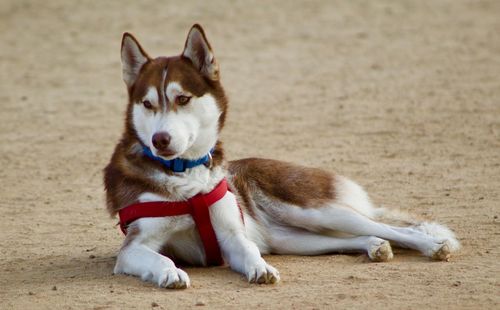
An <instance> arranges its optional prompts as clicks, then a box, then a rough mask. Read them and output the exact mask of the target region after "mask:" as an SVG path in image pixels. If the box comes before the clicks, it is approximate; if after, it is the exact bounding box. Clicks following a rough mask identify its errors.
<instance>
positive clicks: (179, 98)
mask: <svg viewBox="0 0 500 310" xmlns="http://www.w3.org/2000/svg"><path fill="white" fill-rule="evenodd" d="M189 100H191V97H189V96H183V95H181V96H177V103H178V104H180V105H185V104H188V103H189Z"/></svg>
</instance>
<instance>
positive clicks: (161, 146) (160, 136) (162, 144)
mask: <svg viewBox="0 0 500 310" xmlns="http://www.w3.org/2000/svg"><path fill="white" fill-rule="evenodd" d="M169 144H170V135H169V134H168V133H166V132H157V133H155V134H154V135H153V145H154V147H155V148H156V149H157V150H159V151H165V150H167V148H168V145H169Z"/></svg>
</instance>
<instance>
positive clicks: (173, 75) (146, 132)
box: [121, 25, 227, 159]
mask: <svg viewBox="0 0 500 310" xmlns="http://www.w3.org/2000/svg"><path fill="white" fill-rule="evenodd" d="M121 59H122V68H123V80H124V81H125V84H126V85H127V88H128V94H129V106H128V111H127V129H128V130H129V132H131V133H132V135H134V136H135V138H137V139H138V140H139V141H140V142H141V143H142V144H144V145H146V146H148V147H149V148H150V149H151V151H152V152H153V154H155V155H156V156H160V157H163V158H165V159H173V158H177V157H182V158H186V159H196V158H199V157H202V156H204V155H205V154H206V153H207V152H208V151H209V150H210V149H211V148H212V147H214V145H215V144H216V142H217V138H218V134H219V131H220V129H221V128H222V126H223V124H224V119H225V114H226V109H227V100H226V97H225V94H224V90H223V88H222V86H221V84H220V82H219V67H218V64H217V62H216V60H215V58H214V54H213V52H212V48H211V46H210V44H209V43H208V41H207V38H206V36H205V33H204V32H203V29H202V28H201V26H199V25H194V26H193V27H192V28H191V30H190V31H189V34H188V36H187V39H186V43H185V45H184V51H183V52H182V54H181V55H180V56H174V57H158V58H154V59H153V58H151V57H149V56H148V54H147V53H146V52H145V51H144V49H143V48H142V47H141V45H140V44H139V42H138V41H137V40H136V39H135V38H134V37H133V36H132V35H131V34H129V33H125V34H124V35H123V39H122V48H121Z"/></svg>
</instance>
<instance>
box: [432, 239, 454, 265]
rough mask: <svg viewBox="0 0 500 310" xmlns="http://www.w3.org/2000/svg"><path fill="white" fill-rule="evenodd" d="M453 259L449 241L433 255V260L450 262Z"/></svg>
mask: <svg viewBox="0 0 500 310" xmlns="http://www.w3.org/2000/svg"><path fill="white" fill-rule="evenodd" d="M450 257H451V250H450V245H449V243H448V241H445V242H443V244H442V245H441V247H439V249H438V250H437V251H436V252H434V254H432V259H435V260H444V261H449V260H450Z"/></svg>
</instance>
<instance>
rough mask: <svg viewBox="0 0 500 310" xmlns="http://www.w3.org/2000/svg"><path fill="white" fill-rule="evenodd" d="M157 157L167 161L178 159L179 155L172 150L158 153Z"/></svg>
mask: <svg viewBox="0 0 500 310" xmlns="http://www.w3.org/2000/svg"><path fill="white" fill-rule="evenodd" d="M156 154H157V156H160V157H163V158H165V159H167V160H171V159H174V158H176V157H177V156H176V155H177V153H176V152H174V151H171V150H163V151H158V150H157V151H156Z"/></svg>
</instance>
